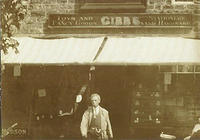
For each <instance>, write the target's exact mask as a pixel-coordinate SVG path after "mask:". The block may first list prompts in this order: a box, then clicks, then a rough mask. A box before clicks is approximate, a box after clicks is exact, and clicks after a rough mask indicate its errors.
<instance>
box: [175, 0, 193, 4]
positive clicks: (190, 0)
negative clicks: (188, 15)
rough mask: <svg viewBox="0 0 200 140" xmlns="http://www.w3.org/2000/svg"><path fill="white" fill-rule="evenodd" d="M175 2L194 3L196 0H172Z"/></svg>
mask: <svg viewBox="0 0 200 140" xmlns="http://www.w3.org/2000/svg"><path fill="white" fill-rule="evenodd" d="M172 3H173V4H193V3H194V0H172Z"/></svg>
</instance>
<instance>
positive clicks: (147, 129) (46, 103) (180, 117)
mask: <svg viewBox="0 0 200 140" xmlns="http://www.w3.org/2000/svg"><path fill="white" fill-rule="evenodd" d="M13 67H14V66H13V65H6V66H5V70H4V72H3V75H2V83H3V85H2V86H3V89H4V90H3V94H2V98H3V101H2V111H3V115H2V119H3V120H4V121H3V122H2V124H3V128H7V127H9V126H10V125H12V124H13V123H15V122H18V124H19V125H18V126H17V127H18V128H20V129H26V131H27V133H26V134H25V135H26V137H30V136H32V137H33V136H34V137H36V138H37V137H45V138H46V137H48V136H49V137H59V136H60V135H61V134H63V135H64V136H65V137H66V138H67V137H71V138H75V137H76V138H77V137H80V132H79V125H80V121H81V117H82V114H83V112H84V110H85V109H87V105H88V102H89V93H91V92H97V93H99V94H100V95H101V98H102V101H101V106H102V107H104V108H106V109H107V110H108V111H109V116H110V119H111V123H112V129H113V133H114V137H115V138H158V137H159V135H160V133H161V132H164V133H167V134H171V135H175V136H176V137H177V138H184V137H185V136H187V135H189V134H190V133H191V130H192V127H193V126H194V124H195V123H196V119H197V117H198V116H199V115H200V102H199V99H200V94H199V93H200V87H199V86H198V85H199V84H200V74H199V73H194V72H193V73H191V72H188V73H187V72H184V73H181V72H180V73H170V74H169V76H168V78H166V77H167V76H166V77H165V72H162V71H160V67H159V66H157V65H155V66H96V67H95V70H94V71H93V72H92V80H91V81H89V80H88V74H89V72H90V66H35V65H28V66H27V65H23V66H21V75H20V76H17V77H16V76H13ZM84 84H88V90H87V91H86V93H84V95H83V100H82V102H81V103H80V104H79V106H78V110H77V112H76V113H75V114H74V115H73V116H65V117H57V116H58V115H57V114H58V113H59V111H60V110H62V111H63V112H68V111H70V109H71V107H72V106H73V102H74V99H75V96H76V94H77V93H78V92H79V90H80V88H81V86H82V85H84ZM41 89H45V92H46V93H45V97H42V98H39V97H37V93H38V90H41ZM41 95H42V94H41ZM138 112H139V113H138ZM51 116H53V117H51ZM38 118H39V119H38ZM10 137H15V134H13V135H11V136H10ZM18 137H19V136H18ZM21 137H24V135H22V136H21Z"/></svg>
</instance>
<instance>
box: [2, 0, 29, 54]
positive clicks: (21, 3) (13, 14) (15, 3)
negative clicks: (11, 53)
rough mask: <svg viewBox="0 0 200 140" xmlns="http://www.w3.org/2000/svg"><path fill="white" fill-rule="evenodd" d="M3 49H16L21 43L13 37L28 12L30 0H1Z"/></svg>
mask: <svg viewBox="0 0 200 140" xmlns="http://www.w3.org/2000/svg"><path fill="white" fill-rule="evenodd" d="M0 2H1V11H2V12H1V33H2V38H1V50H3V52H4V53H7V50H8V48H10V47H11V48H13V49H15V52H16V53H17V52H18V50H17V46H18V45H19V43H18V42H17V40H15V39H13V38H12V36H13V34H14V33H15V32H16V31H17V30H18V29H19V28H20V25H21V23H22V20H23V19H24V17H25V15H26V14H27V2H28V0H1V1H0Z"/></svg>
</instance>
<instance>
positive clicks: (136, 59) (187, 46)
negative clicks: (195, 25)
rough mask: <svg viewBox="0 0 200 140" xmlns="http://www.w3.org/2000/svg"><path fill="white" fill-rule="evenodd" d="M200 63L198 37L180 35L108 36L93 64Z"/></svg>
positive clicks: (199, 41)
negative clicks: (173, 36) (174, 36)
mask: <svg viewBox="0 0 200 140" xmlns="http://www.w3.org/2000/svg"><path fill="white" fill-rule="evenodd" d="M177 63H190V64H191V63H194V64H200V40H194V39H185V38H181V37H177V38H170V37H136V38H117V37H116V38H114V37H111V38H108V39H107V42H106V43H105V46H104V48H103V49H102V51H101V53H100V54H99V56H98V58H97V59H96V60H95V64H108V65H110V64H111V65H113V64H114V65H115V64H117V65H121V64H122V65H124V64H125V65H126V64H130V65H131V64H136V65H137V64H140V65H141V64H177Z"/></svg>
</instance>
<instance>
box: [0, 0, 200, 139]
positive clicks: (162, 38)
mask: <svg viewBox="0 0 200 140" xmlns="http://www.w3.org/2000/svg"><path fill="white" fill-rule="evenodd" d="M199 5H200V2H199V1H198V0H197V1H193V0H188V1H185V0H182V1H181V0H137V1H132V0H116V1H114V0H30V1H29V2H28V4H27V9H28V10H29V14H28V15H27V17H26V18H25V20H24V23H23V24H22V26H21V29H20V30H19V31H17V32H16V39H17V40H18V41H19V43H20V46H19V51H20V54H14V53H13V52H12V51H11V52H10V53H9V54H8V55H4V56H3V57H2V58H3V59H2V62H3V75H2V81H3V85H2V86H3V93H4V94H2V96H3V101H2V102H3V106H2V108H3V116H2V117H3V120H4V121H3V128H7V127H8V126H10V125H12V124H13V123H15V122H18V124H19V125H18V128H19V129H20V130H21V129H22V131H23V132H24V135H20V134H18V133H17V130H16V134H13V135H12V136H10V137H25V136H26V137H29V138H32V137H35V138H59V137H60V136H62V137H60V138H63V137H64V138H79V137H80V134H79V123H80V118H81V115H82V113H83V111H84V109H85V108H86V107H87V101H88V96H89V94H90V93H92V92H98V93H99V94H100V95H101V96H102V106H103V107H105V108H106V109H108V110H109V112H110V116H111V122H112V125H113V130H114V134H115V136H116V138H157V137H159V134H160V133H161V132H164V133H167V134H171V135H175V136H176V137H177V138H183V137H185V136H187V135H189V134H190V132H191V129H192V127H193V125H194V124H195V122H196V119H197V117H198V116H199V115H200V104H199V102H198V99H199V97H200V89H199V86H198V85H199V83H200V69H199V66H200V41H199V37H200V36H199V34H200V30H199V29H200V28H199V24H200V22H199V14H200V12H199ZM36 38H37V39H36ZM85 84H86V85H88V90H87V91H86V93H84V96H83V99H84V100H83V102H82V103H81V104H80V105H79V108H78V109H79V110H78V112H77V114H75V116H73V117H71V118H70V117H69V118H66V117H63V118H59V117H56V115H58V114H59V112H60V111H63V112H66V111H70V108H71V106H73V101H74V98H75V96H76V94H77V93H78V92H79V90H80V89H81V87H82V86H83V85H85ZM36 96H38V97H36ZM17 97H18V98H17ZM50 102H51V103H50ZM41 106H43V107H42V108H41ZM47 108H48V109H47ZM11 116H12V117H11ZM62 124H63V126H62ZM66 126H69V127H66ZM58 127H59V129H57V128H58ZM16 128H17V127H16ZM47 128H48V129H47ZM70 128H71V129H70ZM25 132H26V134H25ZM13 133H14V132H13ZM20 133H21V132H20ZM69 134H70V135H69Z"/></svg>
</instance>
